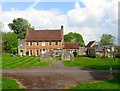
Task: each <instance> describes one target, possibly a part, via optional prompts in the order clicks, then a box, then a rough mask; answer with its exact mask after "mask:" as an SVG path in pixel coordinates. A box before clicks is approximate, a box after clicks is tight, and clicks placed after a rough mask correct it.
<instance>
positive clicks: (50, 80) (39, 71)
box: [2, 61, 112, 89]
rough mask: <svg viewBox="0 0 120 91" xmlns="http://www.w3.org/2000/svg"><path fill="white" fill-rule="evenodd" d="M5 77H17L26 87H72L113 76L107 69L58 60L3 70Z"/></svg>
mask: <svg viewBox="0 0 120 91" xmlns="http://www.w3.org/2000/svg"><path fill="white" fill-rule="evenodd" d="M2 73H3V76H4V77H10V78H13V79H16V80H17V81H18V82H19V83H20V85H21V86H23V87H24V88H26V89H47V88H48V89H61V88H70V87H71V86H72V85H74V84H76V83H79V82H94V81H99V80H107V79H110V78H111V77H112V76H111V75H110V74H108V72H106V71H98V70H88V69H82V68H79V67H66V66H64V65H63V64H62V63H61V61H57V62H55V63H53V64H51V65H50V66H47V67H31V68H19V69H18V68H17V69H11V70H3V71H2Z"/></svg>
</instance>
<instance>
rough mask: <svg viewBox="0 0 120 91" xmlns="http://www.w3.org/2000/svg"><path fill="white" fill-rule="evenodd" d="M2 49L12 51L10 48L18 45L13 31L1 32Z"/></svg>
mask: <svg viewBox="0 0 120 91" xmlns="http://www.w3.org/2000/svg"><path fill="white" fill-rule="evenodd" d="M2 47H3V48H2V49H3V50H5V51H7V52H12V51H11V49H12V48H17V47H18V39H17V35H16V34H15V33H14V32H8V33H5V32H3V33H2Z"/></svg>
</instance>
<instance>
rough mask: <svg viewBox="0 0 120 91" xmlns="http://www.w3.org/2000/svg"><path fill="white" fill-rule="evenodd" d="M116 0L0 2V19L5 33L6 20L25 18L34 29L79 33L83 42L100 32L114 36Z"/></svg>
mask: <svg viewBox="0 0 120 91" xmlns="http://www.w3.org/2000/svg"><path fill="white" fill-rule="evenodd" d="M118 1H119V0H80V2H49V3H48V2H40V1H39V0H36V1H35V2H1V3H0V15H1V17H0V21H1V22H3V23H4V31H6V32H8V31H10V29H9V28H8V26H7V25H8V23H10V22H12V20H13V19H14V18H19V17H20V18H24V19H27V20H28V21H29V22H30V24H31V25H33V26H34V27H35V29H37V30H39V29H59V28H60V26H61V25H63V26H64V34H67V33H69V32H77V33H80V34H81V35H82V36H83V38H84V41H85V44H87V43H88V42H89V41H91V40H96V41H98V40H99V38H100V36H101V35H102V34H106V33H108V34H112V35H113V36H115V38H116V43H117V41H118V40H117V39H118Z"/></svg>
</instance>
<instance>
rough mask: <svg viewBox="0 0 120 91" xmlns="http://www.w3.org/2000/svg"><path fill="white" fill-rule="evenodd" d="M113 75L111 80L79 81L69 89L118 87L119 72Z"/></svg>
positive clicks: (119, 84)
mask: <svg viewBox="0 0 120 91" xmlns="http://www.w3.org/2000/svg"><path fill="white" fill-rule="evenodd" d="M113 76H114V79H112V80H107V81H100V82H95V83H79V84H77V85H75V86H73V87H71V88H70V89H119V86H120V83H118V80H119V78H120V73H114V74H113Z"/></svg>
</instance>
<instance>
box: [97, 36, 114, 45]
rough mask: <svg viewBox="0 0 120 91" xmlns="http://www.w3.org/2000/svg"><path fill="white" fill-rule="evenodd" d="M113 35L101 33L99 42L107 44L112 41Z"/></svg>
mask: <svg viewBox="0 0 120 91" xmlns="http://www.w3.org/2000/svg"><path fill="white" fill-rule="evenodd" d="M114 41H115V37H113V36H112V35H111V34H103V35H102V36H101V37H100V41H99V44H101V45H109V44H110V43H114Z"/></svg>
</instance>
